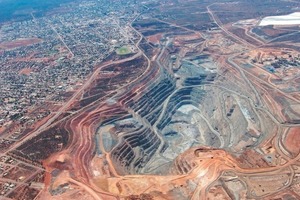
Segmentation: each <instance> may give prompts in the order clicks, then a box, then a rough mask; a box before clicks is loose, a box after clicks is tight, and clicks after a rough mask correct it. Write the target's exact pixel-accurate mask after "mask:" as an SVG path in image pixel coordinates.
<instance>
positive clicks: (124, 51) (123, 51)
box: [116, 46, 132, 55]
mask: <svg viewBox="0 0 300 200" xmlns="http://www.w3.org/2000/svg"><path fill="white" fill-rule="evenodd" d="M116 53H117V54H118V55H128V54H131V53H132V51H131V49H130V48H129V47H128V46H123V47H120V48H118V49H117V50H116Z"/></svg>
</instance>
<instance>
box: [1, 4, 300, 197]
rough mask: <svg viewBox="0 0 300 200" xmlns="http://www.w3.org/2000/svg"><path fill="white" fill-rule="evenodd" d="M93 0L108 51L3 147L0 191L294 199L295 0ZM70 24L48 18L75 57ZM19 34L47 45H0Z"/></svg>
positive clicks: (297, 157)
mask: <svg viewBox="0 0 300 200" xmlns="http://www.w3.org/2000/svg"><path fill="white" fill-rule="evenodd" d="M99 2H100V1H99ZM116 2H118V1H116ZM123 3H124V2H123ZM81 4H82V6H86V7H88V6H90V7H91V8H94V7H93V6H97V3H96V1H93V0H91V1H84V2H83V3H81ZM121 4H122V1H121ZM76 5H77V3H76V2H75V3H73V4H72V6H75V7H76ZM122 5H123V4H122ZM124 5H125V3H124ZM83 8H85V7H83ZM121 8H122V6H121V7H118V9H121ZM101 9H103V12H105V16H107V17H109V18H110V20H109V22H110V23H112V24H114V26H115V28H114V30H113V32H116V31H117V30H120V35H119V36H118V37H114V36H113V35H112V34H113V33H111V35H109V36H108V35H106V36H101V37H107V39H106V40H105V41H106V42H107V43H105V44H106V45H111V46H113V50H112V51H110V53H109V54H108V55H107V56H106V57H105V58H104V59H102V60H101V61H100V60H97V56H98V55H92V56H91V57H95V58H96V59H95V60H96V61H95V62H93V66H92V68H91V72H90V73H87V75H86V76H85V77H83V78H82V80H81V81H80V82H78V83H77V84H76V85H74V86H73V90H70V91H61V92H60V94H61V96H62V97H65V99H64V102H63V103H61V104H58V103H56V104H50V103H51V102H50V103H49V105H51V106H50V107H49V109H50V111H49V112H50V114H49V115H48V116H47V117H46V118H43V119H44V120H41V121H39V122H38V125H37V124H34V123H33V124H32V126H33V128H30V129H25V130H26V131H27V132H26V133H24V134H23V135H22V136H20V138H21V139H20V140H17V139H14V140H13V143H11V144H9V145H8V146H5V148H4V147H3V148H2V149H1V157H0V166H6V167H7V168H6V169H3V168H1V169H0V189H1V191H2V193H0V199H2V198H3V199H6V200H8V199H25V200H31V199H35V200H62V199H63V200H68V199H70V200H71V199H72V200H76V199H78V200H79V199H80V200H93V199H95V200H122V199H124V200H230V199H236V200H238V199H242V200H243V199H253V200H254V199H265V200H270V199H278V200H279V199H281V200H297V199H300V92H299V91H300V26H299V24H298V25H297V23H296V24H295V23H285V20H289V19H285V18H284V17H287V16H293V15H289V14H290V13H294V12H300V3H299V1H292V0H291V1H283V0H282V1H281V0H278V1H269V0H267V1H260V0H254V1H249V0H240V1H231V0H229V1H222V0H207V1H195V0H188V1H187V0H163V1H155V0H153V1H147V0H146V1H143V2H139V1H128V2H126V9H128V10H125V9H124V10H118V9H116V8H115V7H114V3H107V4H106V6H104V7H103V8H101ZM101 9H100V10H101ZM105 9H106V10H105ZM53 12H54V11H53ZM68 12H71V11H70V10H66V11H64V12H63V13H61V12H58V11H57V13H56V12H54V14H53V13H51V15H50V16H52V15H54V16H60V15H66V16H68ZM118 12H124V13H122V15H121V14H116V13H118ZM128 13H129V14H128ZM127 14H128V15H127ZM274 15H276V17H273V18H272V17H271V18H265V17H268V16H274ZM50 16H47V15H45V16H43V17H41V19H42V20H46V21H47V19H46V18H48V17H49V18H50ZM281 16H283V19H282V20H281V22H280V23H272V22H270V21H271V20H275V21H276V20H277V19H278V20H280V17H281ZM33 20H36V21H35V23H38V21H37V20H39V18H34V19H33ZM74 20H77V19H76V18H74ZM92 20H94V21H93V23H92ZM97 20H98V21H100V20H101V19H91V21H86V22H85V23H86V24H85V25H84V26H83V25H81V26H79V25H76V26H77V27H76V28H82V29H83V30H85V29H86V28H87V27H91V28H94V27H97V26H98V25H97V23H98V21H97ZM47 23H49V26H50V25H51V24H50V22H47ZM75 23H76V22H75ZM70 24H71V23H66V22H65V21H64V18H62V17H60V18H57V24H54V25H53V28H52V29H53V30H55V31H56V33H57V34H58V35H59V37H58V39H59V40H61V41H62V45H65V46H66V47H65V48H63V50H61V51H62V53H65V54H66V55H65V57H64V59H71V60H72V59H78V57H80V56H79V55H77V54H76V51H75V50H76V49H75V50H74V51H73V46H68V40H70V41H71V40H77V39H80V38H79V37H78V38H75V37H74V38H72V37H70V38H71V39H69V38H68V37H65V36H64V35H63V33H61V32H60V30H61V29H63V28H68V29H70V30H71V28H72V27H71V25H70ZM55 31H54V32H55ZM0 36H1V35H0ZM82 37H83V36H82ZM120 37H124V38H125V39H122V38H121V39H120ZM32 38H33V37H32ZM121 40H122V42H120V41H121ZM91 42H92V43H93V42H96V39H95V40H93V39H91ZM22 43H26V45H25V46H26V47H28V45H29V46H30V45H37V43H41V44H44V43H43V38H39V39H27V40H25V39H22V40H18V42H16V41H15V40H14V41H12V42H8V41H3V42H2V43H0V51H1V49H5V50H3V51H4V52H5V51H9V49H11V48H19V46H24V45H22ZM27 43H28V44H27ZM29 43H30V44H29ZM80 45H82V44H80ZM103 45H104V44H103ZM66 52H67V53H66ZM87 52H88V51H87ZM60 59H61V58H60ZM41 62H42V61H41ZM57 62H58V61H57ZM63 62H64V61H63ZM77 62H80V60H77ZM85 64H86V65H88V64H91V63H85ZM21 72H23V73H25V72H26V73H27V72H28V74H30V73H31V71H30V69H27V68H26V69H23V71H21ZM23 76H26V75H24V74H23ZM7 127H13V123H12V124H10V125H9V126H7ZM7 130H8V128H5V127H4V126H3V127H2V128H1V129H0V133H1V132H2V133H3V137H2V136H1V135H0V136H1V138H2V140H3V141H4V140H5V138H4V136H5V137H8V135H9V134H8V131H7ZM1 138H0V139H1ZM14 162H15V163H17V164H14ZM5 188H6V189H5ZM1 191H0V192H1Z"/></svg>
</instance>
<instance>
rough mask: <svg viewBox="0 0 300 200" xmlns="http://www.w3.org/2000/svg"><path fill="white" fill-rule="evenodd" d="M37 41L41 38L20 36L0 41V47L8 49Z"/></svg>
mask: <svg viewBox="0 0 300 200" xmlns="http://www.w3.org/2000/svg"><path fill="white" fill-rule="evenodd" d="M39 42H42V40H41V39H38V38H21V39H18V40H14V41H8V42H2V43H0V49H5V50H9V49H13V48H17V47H22V46H28V45H32V44H36V43H39Z"/></svg>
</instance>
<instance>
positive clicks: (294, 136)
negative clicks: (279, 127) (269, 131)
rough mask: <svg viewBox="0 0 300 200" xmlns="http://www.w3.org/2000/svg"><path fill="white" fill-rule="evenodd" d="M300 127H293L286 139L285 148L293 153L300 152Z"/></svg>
mask: <svg viewBox="0 0 300 200" xmlns="http://www.w3.org/2000/svg"><path fill="white" fill-rule="evenodd" d="M299 144H300V128H299V127H296V128H291V129H290V130H289V132H288V134H287V136H286V138H285V139H284V145H285V148H286V149H287V150H288V151H290V152H291V153H292V154H294V155H297V154H299V152H300V146H299Z"/></svg>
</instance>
